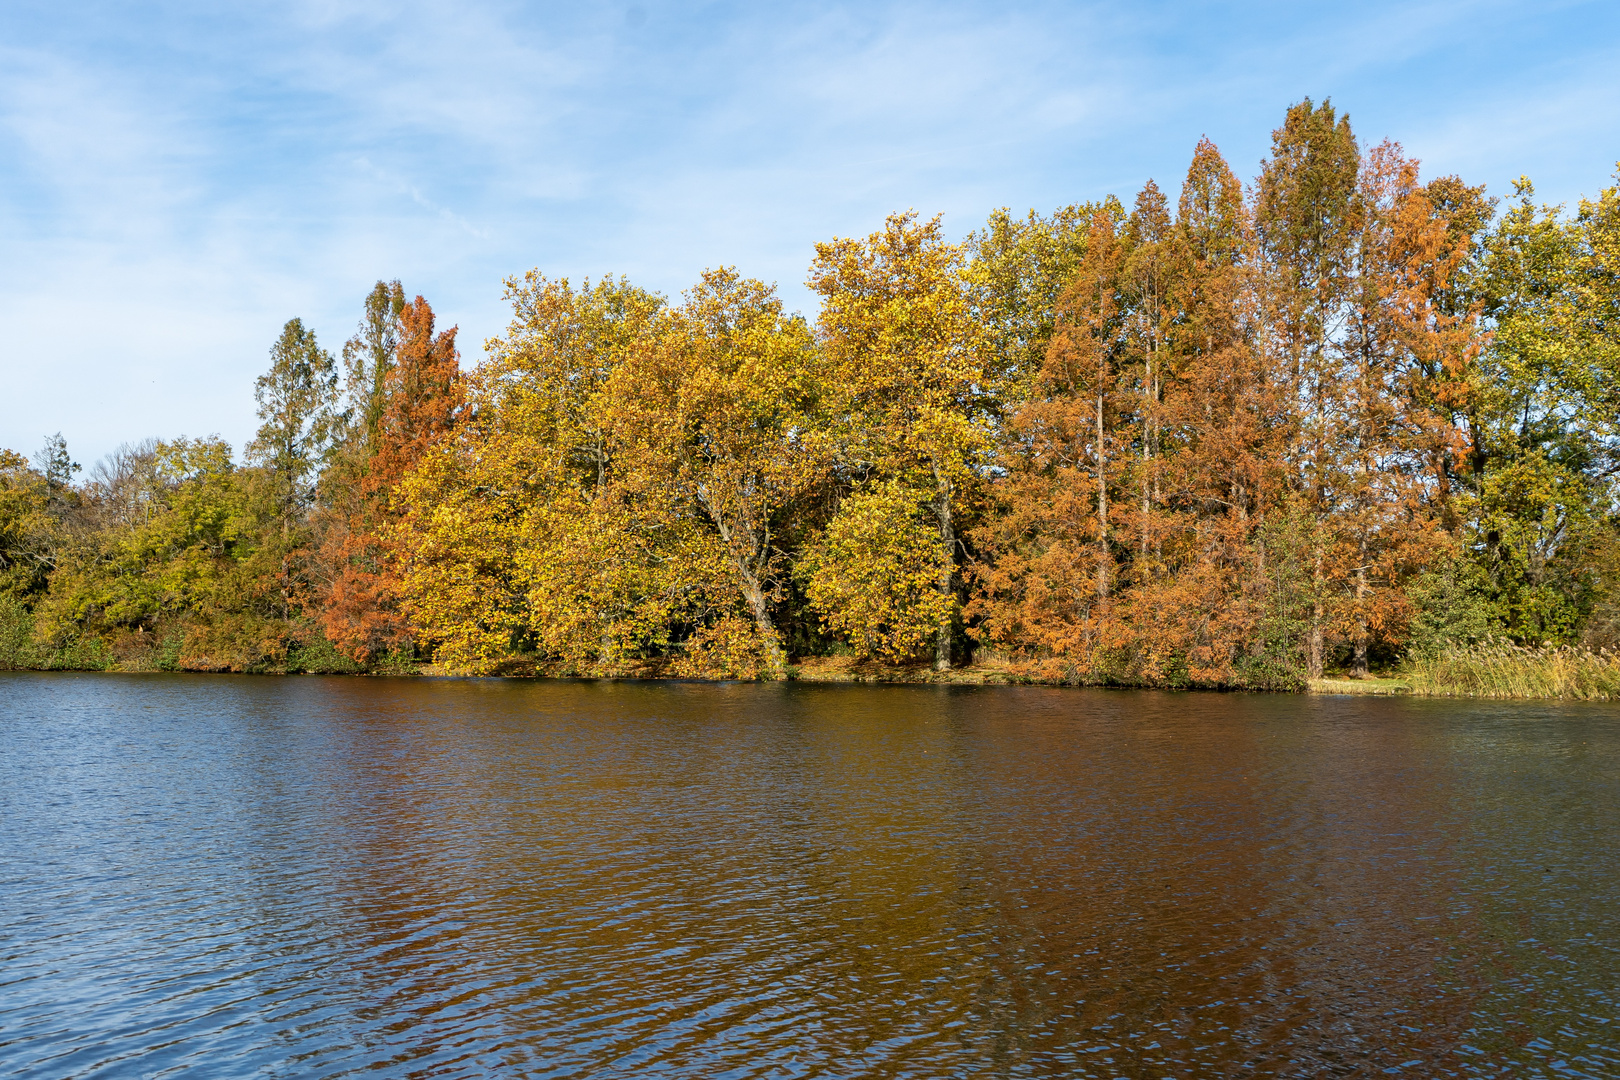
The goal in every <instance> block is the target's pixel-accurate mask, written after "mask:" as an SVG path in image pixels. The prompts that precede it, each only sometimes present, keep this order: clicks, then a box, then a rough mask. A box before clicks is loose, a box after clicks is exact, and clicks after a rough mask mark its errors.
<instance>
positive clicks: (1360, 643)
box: [1350, 549, 1367, 679]
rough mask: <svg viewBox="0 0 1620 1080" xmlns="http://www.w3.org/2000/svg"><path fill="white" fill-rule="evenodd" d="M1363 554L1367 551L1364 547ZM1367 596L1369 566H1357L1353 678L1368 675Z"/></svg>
mask: <svg viewBox="0 0 1620 1080" xmlns="http://www.w3.org/2000/svg"><path fill="white" fill-rule="evenodd" d="M1362 554H1363V556H1365V554H1366V551H1365V549H1363V551H1362ZM1366 596H1367V568H1366V566H1358V567H1356V639H1355V642H1354V644H1353V646H1352V653H1351V657H1350V677H1351V678H1352V679H1365V678H1366V677H1367V612H1366V611H1365V610H1364V609H1363V608H1362V601H1363V600H1364V599H1365V598H1366Z"/></svg>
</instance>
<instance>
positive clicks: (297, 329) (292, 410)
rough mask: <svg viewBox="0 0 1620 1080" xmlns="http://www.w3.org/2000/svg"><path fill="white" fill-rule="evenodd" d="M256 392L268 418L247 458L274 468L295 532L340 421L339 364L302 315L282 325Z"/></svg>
mask: <svg viewBox="0 0 1620 1080" xmlns="http://www.w3.org/2000/svg"><path fill="white" fill-rule="evenodd" d="M253 396H254V398H255V399H256V400H257V401H258V405H259V408H258V415H259V419H260V420H261V421H263V422H262V423H261V424H260V425H259V431H258V435H257V436H256V437H255V438H254V440H253V442H251V443H250V444H249V445H248V454H247V456H248V460H249V461H250V462H253V463H255V464H260V465H263V466H264V467H265V468H267V469H268V470H269V471H270V474H271V476H272V477H273V482H274V488H275V498H276V506H277V516H278V518H279V520H280V523H281V528H282V531H283V533H290V532H291V531H292V529H293V528H294V527H295V525H296V524H297V523H298V522H299V521H300V520H301V516H302V514H303V512H304V511H305V510H306V509H307V508H308V506H309V504H310V501H311V499H312V497H313V495H314V491H315V480H316V478H317V476H318V475H319V472H320V469H321V467H322V466H323V465H324V464H325V463H326V458H327V455H328V453H329V452H330V451H331V449H332V446H333V437H334V435H336V434H337V430H338V423H339V418H338V415H337V413H336V411H335V405H336V403H337V396H338V376H337V365H336V364H335V363H334V361H333V359H332V354H331V353H329V352H327V351H326V350H325V349H323V348H321V347H320V344H319V343H318V342H317V341H316V340H315V332H314V331H313V330H309V329H306V328H305V326H304V323H303V321H302V320H301V319H290V320H288V322H287V325H286V326H284V327H283V328H282V331H281V336H280V337H279V338H277V339H276V343H275V345H273V346H272V347H271V349H270V370H269V371H267V372H265V373H264V374H263V375H260V376H259V378H258V379H257V380H256V381H255V382H254V384H253Z"/></svg>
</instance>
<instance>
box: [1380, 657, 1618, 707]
mask: <svg viewBox="0 0 1620 1080" xmlns="http://www.w3.org/2000/svg"><path fill="white" fill-rule="evenodd" d="M1406 681H1408V682H1410V683H1411V686H1412V693H1414V694H1421V695H1423V696H1426V697H1475V698H1566V699H1572V700H1576V701H1613V700H1617V699H1620V655H1616V654H1615V653H1612V652H1610V651H1609V650H1608V649H1588V648H1585V647H1584V646H1580V645H1555V646H1527V645H1514V644H1511V643H1509V642H1487V643H1485V644H1482V645H1476V646H1473V647H1472V648H1468V649H1454V650H1451V651H1448V652H1446V653H1444V654H1442V655H1440V656H1438V657H1435V658H1434V659H1431V660H1417V661H1414V662H1413V663H1412V664H1411V666H1410V669H1409V672H1408V674H1407V676H1406Z"/></svg>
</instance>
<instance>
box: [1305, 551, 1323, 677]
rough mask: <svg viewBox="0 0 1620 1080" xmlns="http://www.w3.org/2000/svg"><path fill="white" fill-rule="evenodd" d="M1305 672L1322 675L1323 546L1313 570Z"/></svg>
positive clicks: (1316, 675)
mask: <svg viewBox="0 0 1620 1080" xmlns="http://www.w3.org/2000/svg"><path fill="white" fill-rule="evenodd" d="M1305 674H1306V675H1307V676H1309V677H1310V678H1312V679H1320V678H1321V677H1322V548H1321V546H1320V545H1318V546H1317V548H1316V568H1315V569H1314V570H1312V571H1311V638H1310V648H1309V651H1308V653H1307V654H1306V657H1305Z"/></svg>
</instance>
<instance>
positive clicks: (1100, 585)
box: [1097, 394, 1109, 600]
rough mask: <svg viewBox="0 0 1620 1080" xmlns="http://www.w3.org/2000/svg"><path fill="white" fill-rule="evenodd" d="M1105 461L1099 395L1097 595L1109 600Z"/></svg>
mask: <svg viewBox="0 0 1620 1080" xmlns="http://www.w3.org/2000/svg"><path fill="white" fill-rule="evenodd" d="M1107 476H1108V474H1107V471H1106V470H1105V468H1104V461H1103V399H1102V395H1101V394H1098V395H1097V595H1098V596H1099V597H1101V598H1102V599H1104V600H1106V599H1108V570H1109V567H1108V479H1107Z"/></svg>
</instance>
